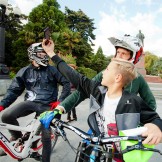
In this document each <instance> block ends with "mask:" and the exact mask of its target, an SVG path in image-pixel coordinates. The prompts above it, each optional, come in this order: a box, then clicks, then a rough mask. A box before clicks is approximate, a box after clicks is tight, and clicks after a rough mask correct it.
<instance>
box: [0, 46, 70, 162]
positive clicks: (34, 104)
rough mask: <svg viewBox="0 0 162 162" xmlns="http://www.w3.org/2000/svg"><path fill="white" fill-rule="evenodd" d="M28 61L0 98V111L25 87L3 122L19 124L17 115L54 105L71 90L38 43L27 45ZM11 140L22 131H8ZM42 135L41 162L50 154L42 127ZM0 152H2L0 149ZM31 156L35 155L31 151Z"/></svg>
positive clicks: (17, 136)
mask: <svg viewBox="0 0 162 162" xmlns="http://www.w3.org/2000/svg"><path fill="white" fill-rule="evenodd" d="M28 56H29V60H30V62H31V64H30V65H28V66H26V67H23V68H22V69H20V70H19V71H18V73H17V74H16V76H15V78H14V79H13V81H12V83H11V85H10V87H9V88H8V90H7V93H6V94H5V96H4V98H3V99H2V100H1V102H0V111H2V110H4V109H5V108H7V107H9V106H10V105H11V104H12V103H13V102H14V101H15V100H16V99H17V97H19V96H20V95H21V94H22V93H23V91H24V90H25V97H24V100H25V101H23V102H21V103H19V104H17V105H15V106H12V107H11V108H9V109H7V110H6V111H4V113H3V114H2V122H4V123H8V124H13V125H19V123H18V121H17V118H19V117H23V116H26V115H29V114H31V113H33V112H36V114H37V115H39V114H40V113H42V112H44V111H45V110H49V109H50V107H51V106H52V107H54V105H55V106H56V105H57V104H58V103H59V102H61V101H63V99H65V97H67V96H68V95H69V94H70V83H69V81H68V80H67V79H65V78H64V77H63V76H62V75H61V74H60V73H59V72H58V70H57V69H56V68H55V67H53V66H50V65H49V58H48V56H47V55H46V53H45V51H44V49H43V48H42V46H41V43H34V44H32V45H31V46H30V47H29V48H28ZM58 83H59V84H61V85H62V86H63V89H62V93H61V95H60V97H59V98H58ZM10 133H11V140H16V139H18V138H20V137H21V136H22V133H21V132H16V131H10ZM42 135H43V139H42V140H43V146H44V147H43V157H42V158H43V162H45V161H46V162H48V161H49V158H50V149H49V148H50V144H51V143H50V131H49V130H47V129H44V130H43V132H42ZM0 155H1V156H2V155H5V153H4V152H3V151H2V150H0ZM33 156H34V155H33Z"/></svg>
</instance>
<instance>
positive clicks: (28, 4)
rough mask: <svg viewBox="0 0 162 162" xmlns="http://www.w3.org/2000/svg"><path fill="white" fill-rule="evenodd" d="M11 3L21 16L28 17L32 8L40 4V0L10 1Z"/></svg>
mask: <svg viewBox="0 0 162 162" xmlns="http://www.w3.org/2000/svg"><path fill="white" fill-rule="evenodd" d="M11 3H12V4H14V5H17V6H18V7H19V8H20V10H21V12H22V13H23V14H25V15H29V13H30V12H31V11H32V9H33V8H34V7H36V6H38V5H39V4H41V3H42V0H23V1H22V0H21V1H20V0H12V1H11Z"/></svg>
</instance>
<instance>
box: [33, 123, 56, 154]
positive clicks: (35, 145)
mask: <svg viewBox="0 0 162 162" xmlns="http://www.w3.org/2000/svg"><path fill="white" fill-rule="evenodd" d="M36 135H37V136H40V139H39V140H38V141H35V142H34V143H33V144H32V148H33V151H34V152H38V151H39V153H40V154H42V147H43V144H42V132H41V124H40V125H39V127H38V128H37V131H36ZM58 136H59V135H58V134H57V133H56V131H55V129H54V128H51V153H52V151H53V150H54V147H55V145H56V143H57V140H58Z"/></svg>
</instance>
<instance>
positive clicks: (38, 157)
mask: <svg viewBox="0 0 162 162" xmlns="http://www.w3.org/2000/svg"><path fill="white" fill-rule="evenodd" d="M29 157H30V158H33V159H35V160H37V161H41V160H42V155H40V154H39V153H38V152H32V154H31V155H30V156H29Z"/></svg>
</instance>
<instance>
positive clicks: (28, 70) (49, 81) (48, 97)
mask: <svg viewBox="0 0 162 162" xmlns="http://www.w3.org/2000/svg"><path fill="white" fill-rule="evenodd" d="M58 83H59V84H61V85H62V86H63V89H62V93H61V95H60V97H59V99H58V98H57V97H58ZM24 90H26V92H25V100H30V101H34V102H39V103H42V104H49V103H51V102H53V101H57V100H59V101H62V100H63V99H65V97H67V96H68V95H69V94H70V82H69V81H68V80H67V79H65V77H63V76H62V75H61V74H60V73H59V71H58V70H57V69H56V68H55V67H53V66H50V65H48V66H46V67H43V66H41V67H40V68H36V67H34V66H33V65H29V66H26V67H24V68H22V69H20V70H19V72H18V73H17V74H16V77H15V78H14V79H13V81H12V83H11V85H10V87H9V88H8V90H7V93H6V94H5V96H4V98H3V99H2V101H1V102H0V105H2V106H4V107H8V106H10V105H11V104H12V103H13V102H14V101H15V100H16V99H17V97H19V96H20V95H21V94H22V92H23V91H24Z"/></svg>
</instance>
